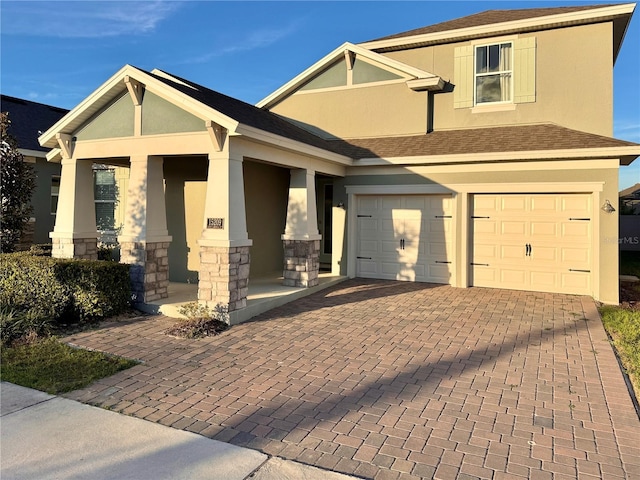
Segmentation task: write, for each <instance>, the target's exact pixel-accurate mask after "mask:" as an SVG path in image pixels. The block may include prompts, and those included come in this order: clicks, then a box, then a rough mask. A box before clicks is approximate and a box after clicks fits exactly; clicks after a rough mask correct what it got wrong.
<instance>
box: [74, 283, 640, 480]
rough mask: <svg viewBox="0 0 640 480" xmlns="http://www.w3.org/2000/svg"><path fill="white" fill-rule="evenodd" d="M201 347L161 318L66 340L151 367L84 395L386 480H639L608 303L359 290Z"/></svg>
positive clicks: (314, 299) (411, 289)
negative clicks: (606, 326)
mask: <svg viewBox="0 0 640 480" xmlns="http://www.w3.org/2000/svg"><path fill="white" fill-rule="evenodd" d="M256 320H258V321H255V322H251V323H246V324H243V325H239V326H236V327H233V328H232V329H231V330H229V331H228V332H225V333H224V334H222V335H221V336H218V337H214V338H207V339H201V340H184V339H176V338H173V337H168V336H166V335H164V334H163V331H164V330H165V329H166V328H167V327H168V326H169V325H170V324H171V322H172V320H170V319H168V318H165V317H148V318H145V319H143V320H138V321H134V322H123V323H111V324H105V325H104V327H103V328H101V329H99V330H96V331H91V332H84V333H80V334H76V335H73V336H72V337H70V338H68V339H67V340H68V341H70V342H72V343H74V344H76V345H80V346H83V347H89V348H94V349H97V350H102V351H106V352H109V353H113V354H117V355H123V356H125V357H132V358H137V359H140V360H142V361H143V362H144V363H143V364H141V365H138V366H136V367H134V368H132V369H130V370H127V371H125V372H121V373H119V374H117V375H115V376H113V377H110V378H107V379H103V380H101V381H99V382H97V383H95V384H93V385H91V386H90V387H88V388H86V389H84V390H80V391H77V392H73V393H71V394H69V395H67V396H68V397H70V398H74V399H77V400H80V401H83V402H87V403H91V404H96V405H100V406H103V407H107V408H111V409H113V410H116V411H121V412H122V413H125V414H129V415H133V416H135V417H140V418H144V419H147V420H150V421H154V422H159V423H161V424H164V425H170V426H172V427H175V428H180V429H184V430H189V431H193V432H196V433H200V434H202V435H205V436H207V437H211V438H215V439H218V440H222V441H226V442H230V443H234V444H237V445H242V446H248V447H251V448H255V449H258V450H261V451H263V452H266V453H268V454H271V455H277V456H280V457H284V458H288V459H293V460H297V461H301V462H304V463H308V464H312V465H316V466H319V467H323V468H326V469H331V470H335V471H339V472H344V473H349V474H355V475H359V476H362V477H365V478H375V479H376V480H377V479H396V478H402V479H410V478H440V479H461V480H462V479H472V478H473V479H476V478H481V479H507V478H509V479H518V478H529V479H548V480H563V479H567V480H568V479H576V478H580V479H599V478H606V479H618V478H627V479H633V478H635V479H637V478H640V450H639V449H638V445H639V444H640V422H639V420H638V417H637V416H636V413H635V411H634V408H633V405H632V403H631V400H630V397H629V395H628V393H627V390H626V387H625V384H624V381H623V378H622V376H621V373H620V369H619V367H618V365H617V363H616V359H615V357H614V355H613V353H612V350H611V347H610V345H609V343H608V342H607V338H606V334H605V332H604V330H603V328H602V324H601V322H600V320H599V317H598V316H597V311H596V310H595V306H594V304H593V301H592V300H590V299H587V298H581V297H576V296H567V295H553V294H544V293H530V292H515V291H506V290H492V289H481V288H470V289H455V288H452V287H448V286H437V285H429V284H412V283H401V282H387V281H364V280H358V279H356V280H350V281H347V282H345V283H342V284H340V285H338V286H335V287H333V288H331V289H329V290H325V291H323V292H320V293H317V294H314V295H311V296H309V297H306V298H304V299H302V300H298V301H296V302H293V303H290V304H288V305H285V306H283V307H281V308H278V309H275V310H272V311H270V312H267V313H266V314H263V315H261V316H260V317H257V319H256Z"/></svg>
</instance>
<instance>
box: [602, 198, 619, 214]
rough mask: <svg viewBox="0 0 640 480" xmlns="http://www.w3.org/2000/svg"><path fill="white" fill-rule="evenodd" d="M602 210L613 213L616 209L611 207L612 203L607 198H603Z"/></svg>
mask: <svg viewBox="0 0 640 480" xmlns="http://www.w3.org/2000/svg"><path fill="white" fill-rule="evenodd" d="M602 211H603V212H606V213H613V212H615V211H616V209H615V208H613V205H611V202H610V201H609V200H605V201H604V205H602Z"/></svg>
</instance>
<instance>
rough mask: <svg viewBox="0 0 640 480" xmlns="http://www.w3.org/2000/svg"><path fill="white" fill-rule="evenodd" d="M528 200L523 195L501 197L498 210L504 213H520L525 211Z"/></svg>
mask: <svg viewBox="0 0 640 480" xmlns="http://www.w3.org/2000/svg"><path fill="white" fill-rule="evenodd" d="M527 200H528V198H527V197H525V196H524V195H510V196H508V197H506V196H502V197H501V198H500V202H499V205H500V210H501V211H503V212H506V213H509V212H522V211H524V210H526V207H527Z"/></svg>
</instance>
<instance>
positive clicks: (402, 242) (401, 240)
mask: <svg viewBox="0 0 640 480" xmlns="http://www.w3.org/2000/svg"><path fill="white" fill-rule="evenodd" d="M400 250H404V238H401V239H400Z"/></svg>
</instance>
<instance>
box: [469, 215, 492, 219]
mask: <svg viewBox="0 0 640 480" xmlns="http://www.w3.org/2000/svg"><path fill="white" fill-rule="evenodd" d="M471 218H491V217H477V216H475V215H474V216H472V217H471Z"/></svg>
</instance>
